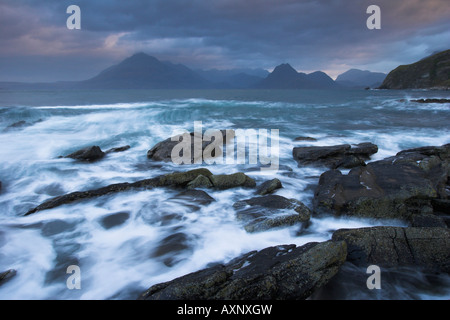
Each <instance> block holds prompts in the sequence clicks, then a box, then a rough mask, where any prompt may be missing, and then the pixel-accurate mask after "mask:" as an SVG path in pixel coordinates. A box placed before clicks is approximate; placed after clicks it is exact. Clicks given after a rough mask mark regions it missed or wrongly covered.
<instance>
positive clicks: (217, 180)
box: [209, 172, 256, 189]
mask: <svg viewBox="0 0 450 320" xmlns="http://www.w3.org/2000/svg"><path fill="white" fill-rule="evenodd" d="M209 179H210V180H211V182H212V184H213V186H214V188H217V189H229V188H237V187H243V188H254V187H256V182H255V180H254V179H252V178H250V177H249V176H247V175H245V174H244V173H242V172H237V173H233V174H229V175H225V174H222V175H212V176H210V177H209Z"/></svg>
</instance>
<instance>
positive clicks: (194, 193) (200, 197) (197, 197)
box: [173, 189, 216, 205]
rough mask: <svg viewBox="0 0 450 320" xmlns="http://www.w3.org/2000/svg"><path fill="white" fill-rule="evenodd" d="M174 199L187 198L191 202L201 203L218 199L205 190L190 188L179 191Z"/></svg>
mask: <svg viewBox="0 0 450 320" xmlns="http://www.w3.org/2000/svg"><path fill="white" fill-rule="evenodd" d="M173 199H180V200H187V201H189V202H193V203H196V204H201V205H208V204H210V203H212V202H214V201H216V200H215V199H214V198H213V197H211V196H210V195H209V194H207V193H206V192H205V191H203V190H196V189H190V190H187V191H183V192H180V193H178V194H177V195H175V196H174V197H173Z"/></svg>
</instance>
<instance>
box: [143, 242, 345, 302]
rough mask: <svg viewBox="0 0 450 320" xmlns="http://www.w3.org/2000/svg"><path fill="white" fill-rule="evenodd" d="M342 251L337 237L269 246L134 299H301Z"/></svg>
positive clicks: (329, 273) (322, 280) (333, 269)
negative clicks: (302, 244) (327, 239)
mask: <svg viewBox="0 0 450 320" xmlns="http://www.w3.org/2000/svg"><path fill="white" fill-rule="evenodd" d="M346 255H347V250H346V244H345V242H343V241H341V242H333V241H327V242H322V243H308V244H306V245H304V246H301V247H296V246H295V245H280V246H275V247H269V248H266V249H263V250H261V251H252V252H249V253H246V254H244V255H242V256H240V257H238V258H236V259H234V260H232V261H230V262H229V263H227V264H225V265H222V264H220V265H215V266H213V267H210V268H207V269H203V270H200V271H197V272H194V273H190V274H188V275H185V276H183V277H180V278H177V279H174V280H172V281H169V282H165V283H160V284H156V285H154V286H152V287H150V288H149V289H148V290H147V291H146V292H144V293H143V294H142V295H141V296H140V297H139V299H143V300H269V299H285V300H293V299H306V298H308V297H309V296H310V295H311V294H312V293H313V292H314V291H315V290H317V289H318V288H320V287H322V286H323V285H325V284H326V283H327V282H328V281H329V280H330V279H331V278H332V277H333V276H334V275H335V274H336V273H337V272H338V270H339V268H340V266H341V265H342V264H343V263H344V261H345V258H346Z"/></svg>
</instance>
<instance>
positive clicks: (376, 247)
mask: <svg viewBox="0 0 450 320" xmlns="http://www.w3.org/2000/svg"><path fill="white" fill-rule="evenodd" d="M332 240H335V241H345V242H346V243H347V248H348V256H347V260H348V261H350V262H352V263H354V264H355V265H357V266H364V267H367V266H369V265H371V264H375V265H378V266H380V267H401V266H416V267H421V268H423V269H424V270H427V271H431V272H446V273H449V272H450V230H449V229H447V228H413V227H408V228H401V227H371V228H359V229H341V230H337V231H335V232H334V233H333V236H332Z"/></svg>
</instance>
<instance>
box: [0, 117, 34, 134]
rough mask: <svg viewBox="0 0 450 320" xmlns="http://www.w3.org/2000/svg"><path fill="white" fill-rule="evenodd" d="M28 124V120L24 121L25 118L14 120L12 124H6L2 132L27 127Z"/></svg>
mask: <svg viewBox="0 0 450 320" xmlns="http://www.w3.org/2000/svg"><path fill="white" fill-rule="evenodd" d="M29 125H30V124H29V123H28V122H26V121H25V120H21V121H17V122H14V123H13V124H11V125H9V126H7V127H6V128H5V129H3V132H8V131H13V130H18V129H22V128H24V127H27V126H29Z"/></svg>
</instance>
